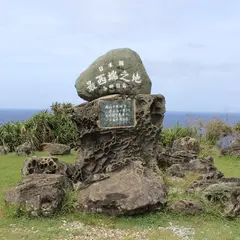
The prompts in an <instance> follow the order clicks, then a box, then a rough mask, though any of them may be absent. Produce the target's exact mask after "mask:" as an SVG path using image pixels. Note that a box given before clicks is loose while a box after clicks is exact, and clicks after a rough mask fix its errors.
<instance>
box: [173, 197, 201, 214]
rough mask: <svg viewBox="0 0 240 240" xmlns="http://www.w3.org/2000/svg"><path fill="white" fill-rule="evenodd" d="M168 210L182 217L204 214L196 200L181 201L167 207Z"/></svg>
mask: <svg viewBox="0 0 240 240" xmlns="http://www.w3.org/2000/svg"><path fill="white" fill-rule="evenodd" d="M169 209H170V210H171V211H173V212H176V213H182V214H184V215H196V214H201V213H203V212H204V210H203V208H202V206H201V203H200V202H198V201H197V200H192V199H182V200H179V201H177V202H175V203H173V204H171V205H170V206H169Z"/></svg>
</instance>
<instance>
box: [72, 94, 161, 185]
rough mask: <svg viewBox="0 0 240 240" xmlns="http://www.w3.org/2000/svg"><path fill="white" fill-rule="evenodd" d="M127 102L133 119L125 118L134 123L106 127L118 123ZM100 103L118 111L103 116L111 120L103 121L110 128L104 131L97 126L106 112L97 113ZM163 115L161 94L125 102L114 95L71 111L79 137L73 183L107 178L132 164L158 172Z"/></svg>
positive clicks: (133, 97)
mask: <svg viewBox="0 0 240 240" xmlns="http://www.w3.org/2000/svg"><path fill="white" fill-rule="evenodd" d="M116 102H117V104H116ZM126 102H128V103H131V104H132V106H134V107H132V109H131V111H132V112H131V113H132V115H133V117H132V118H131V117H128V119H130V120H133V124H132V125H131V126H117V127H112V126H110V127H108V126H109V125H111V124H112V123H116V121H113V120H116V119H117V117H116V115H117V114H120V115H121V114H122V113H121V111H122V108H121V107H123V106H124V105H126ZM101 103H104V104H106V105H105V106H106V107H112V106H113V107H114V106H115V107H116V106H118V107H119V108H118V110H117V111H115V110H116V108H114V111H115V113H112V112H111V114H110V113H109V112H110V111H108V112H107V114H106V115H108V117H109V115H110V117H109V119H107V117H106V118H105V119H106V120H107V121H106V122H107V123H108V124H109V125H108V126H106V127H101V125H100V123H101V114H104V113H106V110H101V109H99V105H100V104H101ZM124 110H126V111H127V110H130V108H125V109H124ZM126 111H125V112H123V113H126ZM164 113H165V98H164V97H163V96H162V95H160V94H158V95H146V94H139V95H136V96H128V97H126V98H125V99H123V98H122V97H121V96H118V95H115V96H109V97H108V98H106V99H104V100H101V99H97V100H94V101H91V102H87V103H83V104H81V105H79V106H76V107H74V108H73V109H72V112H71V119H72V120H73V121H74V122H75V123H76V126H77V129H78V135H79V138H78V142H77V144H78V145H79V150H78V154H77V159H76V165H77V166H76V168H77V169H78V170H77V171H76V174H75V179H76V181H81V182H84V181H88V179H89V178H92V177H93V176H94V175H95V174H108V173H111V172H114V171H117V170H121V169H122V168H124V167H125V166H126V165H128V164H129V163H130V162H131V161H133V160H138V161H142V163H143V165H144V166H146V167H148V168H151V169H152V170H154V171H155V170H158V166H157V158H158V153H159V151H158V148H159V137H160V133H161V127H162V122H163V117H164ZM117 116H118V115H117ZM112 119H113V120H112ZM119 119H120V122H121V123H122V121H121V120H122V119H123V118H122V117H119V118H118V120H119ZM134 122H135V123H134Z"/></svg>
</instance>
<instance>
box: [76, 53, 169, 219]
mask: <svg viewBox="0 0 240 240" xmlns="http://www.w3.org/2000/svg"><path fill="white" fill-rule="evenodd" d="M75 87H76V89H77V92H78V95H79V96H80V97H81V98H83V99H85V100H87V101H89V102H86V103H83V104H81V105H79V106H76V107H75V108H74V109H72V112H71V118H72V120H73V121H74V122H75V123H76V125H77V128H78V133H79V136H80V137H79V150H78V155H77V159H76V171H75V174H74V176H73V181H74V182H81V183H82V184H83V185H82V186H87V188H84V189H83V190H81V191H80V192H81V194H79V202H80V205H81V206H82V210H84V211H87V212H103V213H106V214H110V215H121V214H135V213H138V212H144V211H146V210H154V209H161V208H162V207H163V206H164V204H165V202H166V189H165V186H164V183H163V180H162V179H161V177H160V175H159V173H160V171H159V169H158V166H157V157H158V152H159V151H158V148H159V137H160V136H159V135H160V133H161V127H162V122H163V117H164V113H165V98H164V96H162V95H160V94H158V95H151V94H150V93H151V80H150V78H149V76H148V74H147V72H146V70H145V68H144V66H143V63H142V61H141V59H140V57H139V55H138V54H137V53H136V52H134V51H132V50H131V49H115V50H112V51H109V52H107V53H106V54H105V55H103V56H101V57H99V58H98V59H97V60H96V61H95V62H94V63H93V64H91V65H90V66H89V68H88V69H86V71H84V72H83V73H82V74H81V75H80V76H79V78H78V79H77V80H76V85H75Z"/></svg>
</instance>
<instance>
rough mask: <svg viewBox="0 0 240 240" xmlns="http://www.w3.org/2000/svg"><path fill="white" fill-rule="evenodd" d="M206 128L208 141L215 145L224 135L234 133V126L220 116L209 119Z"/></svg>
mask: <svg viewBox="0 0 240 240" xmlns="http://www.w3.org/2000/svg"><path fill="white" fill-rule="evenodd" d="M204 128H205V138H206V141H207V142H208V143H210V144H212V145H215V144H216V142H217V141H218V140H220V139H221V138H222V137H225V136H228V135H231V134H232V133H233V129H232V127H231V126H229V125H228V124H226V123H225V122H224V121H222V120H221V119H218V118H213V119H212V120H210V121H208V122H207V123H206V124H205V127H204Z"/></svg>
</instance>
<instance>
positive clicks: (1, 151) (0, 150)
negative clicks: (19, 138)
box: [0, 146, 9, 155]
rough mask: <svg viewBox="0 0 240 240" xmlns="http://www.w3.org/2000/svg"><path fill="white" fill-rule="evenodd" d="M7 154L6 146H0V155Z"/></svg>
mask: <svg viewBox="0 0 240 240" xmlns="http://www.w3.org/2000/svg"><path fill="white" fill-rule="evenodd" d="M8 153H9V148H8V147H6V146H0V155H7V154H8Z"/></svg>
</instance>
